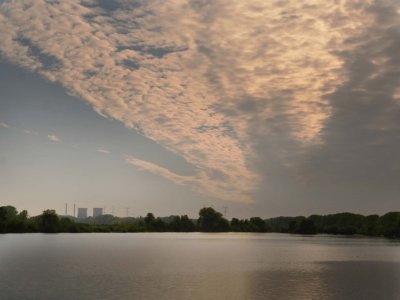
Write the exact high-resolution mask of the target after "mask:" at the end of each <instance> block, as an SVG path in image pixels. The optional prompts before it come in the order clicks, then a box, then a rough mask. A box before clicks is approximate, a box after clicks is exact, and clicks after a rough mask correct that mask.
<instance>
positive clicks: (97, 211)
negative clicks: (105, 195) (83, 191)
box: [93, 207, 103, 218]
mask: <svg viewBox="0 0 400 300" xmlns="http://www.w3.org/2000/svg"><path fill="white" fill-rule="evenodd" d="M102 215H103V208H101V207H95V208H93V218H96V217H98V216H102Z"/></svg>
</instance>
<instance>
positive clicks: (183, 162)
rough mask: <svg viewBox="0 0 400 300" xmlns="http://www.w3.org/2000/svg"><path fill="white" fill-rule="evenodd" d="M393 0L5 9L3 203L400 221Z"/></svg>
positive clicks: (1, 33)
mask: <svg viewBox="0 0 400 300" xmlns="http://www.w3.org/2000/svg"><path fill="white" fill-rule="evenodd" d="M399 14H400V7H399V4H398V2H397V1H391V0H387V1H355V0H352V1H340V2H334V3H327V2H325V1H319V0H313V1H310V2H307V3H301V2H298V1H285V2H282V1H267V2H266V1H261V0H260V1H259V0H252V1H246V2H243V1H239V0H238V1H225V0H219V1H205V0H204V1H186V0H174V1H167V2H164V1H156V0H152V1H128V0H126V1H125V0H116V1H99V0H81V1H78V0H73V1H68V2H57V1H45V0H35V1H34V0H31V1H23V2H22V1H21V2H18V1H1V4H0V28H1V29H0V58H1V65H0V146H1V148H0V166H1V168H0V178H1V181H0V190H1V194H0V201H1V203H7V204H11V205H15V206H16V207H18V208H19V209H23V208H26V209H28V210H29V211H30V212H31V213H32V214H36V213H39V212H40V211H41V210H42V209H44V208H56V209H57V210H58V211H59V212H63V210H64V203H65V202H68V203H69V204H70V207H71V206H72V204H73V203H76V204H77V205H78V206H84V207H94V206H100V207H106V209H107V208H108V210H110V209H111V206H115V207H116V208H117V213H118V210H119V214H120V215H123V214H124V209H123V208H124V207H130V208H131V212H132V215H141V214H142V215H143V214H145V213H146V212H147V211H153V212H154V213H156V214H161V215H168V214H172V213H179V214H182V213H188V214H190V215H192V216H195V215H196V213H197V211H198V210H199V208H201V207H203V206H205V205H206V206H209V205H212V206H214V207H215V208H216V209H219V210H222V207H224V206H227V207H229V213H230V215H231V216H239V217H242V216H243V217H248V216H252V215H260V216H265V217H267V216H275V215H285V214H286V215H297V214H305V215H309V214H312V213H329V212H332V213H333V212H338V211H354V212H360V213H383V212H386V211H389V210H399V209H400V202H399V201H398V197H397V195H398V192H399V187H398V182H399V180H400V154H398V151H397V149H398V147H399V146H400V141H399V139H398V137H399V133H400V82H399V81H400V79H399V78H400V76H399V75H400V74H399V73H400V59H399V58H398V50H399V49H400V35H399V28H400V18H399Z"/></svg>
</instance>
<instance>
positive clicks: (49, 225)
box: [40, 209, 59, 233]
mask: <svg viewBox="0 0 400 300" xmlns="http://www.w3.org/2000/svg"><path fill="white" fill-rule="evenodd" d="M58 227H59V219H58V216H57V214H56V211H55V210H54V209H47V210H45V211H43V213H42V215H41V216H40V230H41V231H42V232H45V233H55V232H57V231H58Z"/></svg>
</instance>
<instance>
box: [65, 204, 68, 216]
mask: <svg viewBox="0 0 400 300" xmlns="http://www.w3.org/2000/svg"><path fill="white" fill-rule="evenodd" d="M65 215H66V216H67V215H68V203H65Z"/></svg>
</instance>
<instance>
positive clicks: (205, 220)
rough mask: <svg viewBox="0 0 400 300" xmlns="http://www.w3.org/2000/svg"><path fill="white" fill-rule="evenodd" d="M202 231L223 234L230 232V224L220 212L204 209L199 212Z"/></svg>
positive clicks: (209, 208) (198, 222)
mask: <svg viewBox="0 0 400 300" xmlns="http://www.w3.org/2000/svg"><path fill="white" fill-rule="evenodd" d="M197 224H198V226H199V229H200V231H205V232H223V231H229V222H228V220H226V219H225V218H223V217H222V214H221V213H220V212H217V211H215V210H214V209H213V208H212V207H204V208H202V209H201V210H200V211H199V219H198V221H197Z"/></svg>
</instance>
